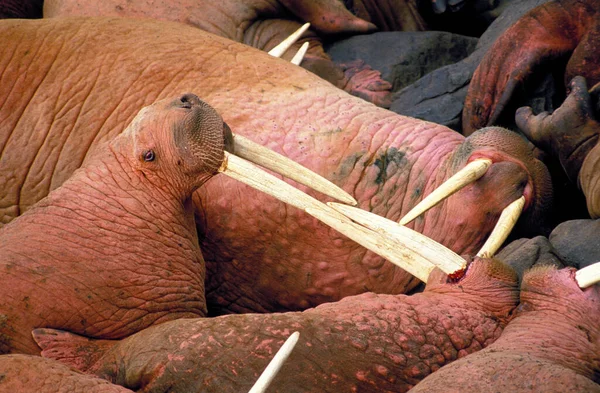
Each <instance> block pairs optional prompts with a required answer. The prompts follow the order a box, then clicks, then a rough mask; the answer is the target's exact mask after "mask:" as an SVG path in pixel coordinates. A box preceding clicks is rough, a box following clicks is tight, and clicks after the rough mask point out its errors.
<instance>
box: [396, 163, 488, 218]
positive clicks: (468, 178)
mask: <svg viewBox="0 0 600 393" xmlns="http://www.w3.org/2000/svg"><path fill="white" fill-rule="evenodd" d="M490 165H492V160H489V159H487V158H483V159H479V160H475V161H472V162H470V163H469V164H467V165H466V166H465V167H464V168H463V169H461V170H460V171H458V172H456V173H455V174H454V176H452V177H450V178H449V179H448V180H446V181H445V182H444V183H443V184H442V185H440V186H439V187H438V188H436V189H435V190H433V192H432V193H431V194H429V195H427V196H426V197H425V198H424V199H423V200H422V201H421V202H419V203H418V204H417V205H416V206H415V207H413V208H412V209H411V210H410V211H409V212H408V213H407V214H406V215H405V216H404V217H402V218H401V219H400V221H399V223H400V225H406V224H408V223H409V222H411V221H412V220H414V219H415V218H417V217H418V216H420V215H421V214H423V213H425V212H426V211H427V210H429V209H431V208H432V207H434V206H435V205H437V204H438V203H440V202H441V201H443V200H444V199H446V198H448V197H449V196H450V195H452V194H454V193H455V192H457V191H459V190H460V189H462V188H464V187H466V186H468V185H469V184H471V183H473V182H475V181H476V180H477V179H479V178H480V177H481V176H483V175H484V174H485V172H486V171H487V170H488V168H489V167H490Z"/></svg>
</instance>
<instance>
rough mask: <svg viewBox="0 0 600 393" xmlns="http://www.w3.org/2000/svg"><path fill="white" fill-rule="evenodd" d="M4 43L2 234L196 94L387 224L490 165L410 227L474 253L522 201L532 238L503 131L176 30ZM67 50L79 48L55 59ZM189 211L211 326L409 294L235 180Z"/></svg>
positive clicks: (383, 266) (530, 218)
mask: <svg viewBox="0 0 600 393" xmlns="http://www.w3.org/2000/svg"><path fill="white" fill-rule="evenodd" d="M0 33H1V34H0V43H2V45H4V48H5V50H4V51H2V55H1V56H2V57H0V69H2V70H4V72H3V73H2V74H1V79H0V105H1V108H0V154H1V155H0V183H2V184H5V186H4V187H3V188H2V190H0V191H1V192H2V193H1V194H0V217H1V221H3V222H8V221H10V220H11V219H12V218H14V217H15V216H17V215H19V214H21V213H22V212H23V211H25V210H27V209H28V208H29V207H30V206H31V205H33V204H34V203H35V202H37V201H38V200H39V199H41V198H42V197H44V196H45V195H46V194H47V193H48V192H49V191H50V190H51V189H54V188H56V187H58V186H59V185H60V184H62V183H63V182H64V181H65V180H66V179H67V178H68V177H69V176H70V175H71V174H72V173H73V171H74V170H75V169H76V168H78V167H79V166H80V165H81V164H82V162H83V161H84V160H85V159H86V157H87V156H89V155H90V154H92V153H93V151H94V150H96V147H97V145H98V144H99V143H100V142H102V141H104V140H107V139H110V138H112V137H114V136H115V135H117V134H118V133H119V132H121V130H122V129H124V127H125V125H126V124H127V123H128V122H129V121H130V120H131V119H132V118H133V116H134V114H135V113H136V111H137V108H140V107H142V106H144V105H147V104H149V103H152V102H154V101H156V100H158V99H161V98H165V97H169V96H172V95H173V94H178V93H180V92H182V91H194V92H197V93H198V94H199V95H200V96H201V97H202V99H203V100H204V101H206V102H207V103H208V104H209V105H211V106H212V107H214V108H215V109H216V110H217V111H218V112H219V113H220V114H221V115H222V116H223V118H224V120H225V121H226V122H227V124H228V125H229V126H230V127H231V129H232V130H233V131H234V132H235V133H238V134H240V135H244V136H246V137H248V138H249V139H252V140H253V141H255V142H257V143H260V144H262V145H265V146H267V147H268V148H270V149H272V150H275V151H276V152H279V153H281V154H283V155H285V156H287V157H289V158H291V159H293V160H294V161H296V162H298V163H300V164H301V165H304V166H305V167H307V168H309V169H311V170H312V171H314V172H316V173H318V174H320V175H322V176H325V177H327V178H328V179H329V180H331V181H333V182H334V183H336V184H337V185H338V186H340V187H342V188H343V189H344V190H346V191H348V192H349V193H351V194H352V195H353V196H354V197H355V198H356V199H357V200H358V202H359V206H360V207H362V208H364V209H366V210H370V211H372V212H374V213H376V214H379V215H382V216H385V217H388V218H389V219H392V220H396V221H397V220H399V219H400V218H401V217H402V216H403V215H404V214H406V213H407V212H408V211H409V209H411V208H412V207H413V206H415V205H416V204H417V203H418V202H419V201H420V200H422V198H423V197H424V196H425V195H427V194H429V193H430V192H431V191H432V190H433V189H435V188H436V187H437V186H438V185H439V184H441V183H442V182H443V181H444V180H446V179H447V178H448V177H450V176H451V175H453V174H454V173H455V172H456V171H458V170H459V169H461V168H463V167H464V166H465V165H466V164H467V162H470V161H472V160H474V159H476V158H480V157H488V158H491V159H492V160H493V162H494V164H493V165H492V166H491V168H490V170H489V171H488V172H487V173H486V175H484V176H483V177H482V178H481V179H479V180H478V181H477V182H475V183H473V184H472V185H470V186H468V187H466V188H465V189H463V190H462V191H460V192H457V193H456V194H454V195H453V196H451V197H450V198H449V199H447V200H446V201H444V202H443V203H441V204H440V205H438V206H437V207H435V208H433V209H431V210H430V211H428V212H427V213H425V214H424V215H423V216H421V217H419V218H417V219H416V220H415V221H413V222H412V223H410V224H408V227H410V228H413V229H415V230H417V231H419V232H421V233H423V234H425V235H427V236H429V237H430V238H432V239H434V240H436V241H438V242H441V243H442V244H444V245H446V246H447V247H449V248H451V249H453V250H454V251H455V252H457V253H459V254H471V255H472V254H475V253H476V252H477V251H478V250H479V248H480V247H481V245H482V244H483V243H484V241H485V240H486V238H487V235H488V234H489V233H490V231H491V229H492V228H493V226H494V225H495V224H496V221H497V218H498V217H499V215H500V212H501V211H502V209H504V208H505V207H506V206H507V205H508V204H509V203H511V202H513V201H514V200H516V199H517V198H519V197H520V196H521V195H525V197H526V206H525V210H524V215H523V216H522V218H521V220H520V223H519V228H520V230H521V232H520V233H521V234H523V233H532V232H533V233H535V232H536V231H538V232H539V231H540V230H541V228H543V222H544V211H545V209H547V208H548V207H550V202H551V197H550V196H551V184H550V182H549V177H548V173H547V170H546V168H545V167H544V165H543V164H541V162H539V161H538V160H536V159H535V158H534V157H533V155H532V154H531V149H530V147H529V146H528V145H527V144H526V143H525V141H524V139H522V138H521V137H520V136H518V135H517V134H515V133H512V132H508V131H506V130H503V129H499V128H489V129H486V130H482V131H480V132H479V133H477V134H475V135H473V136H472V137H470V138H468V139H465V138H464V137H463V136H461V135H460V134H458V133H456V132H454V131H452V130H450V129H448V128H446V127H443V126H439V125H436V124H433V123H428V122H424V121H421V120H416V119H412V118H408V117H403V116H400V115H397V114H394V113H392V112H389V111H387V110H384V109H381V108H377V107H375V106H374V105H372V104H369V103H367V102H365V101H364V100H361V99H358V98H356V97H353V96H351V95H349V94H347V93H345V92H343V91H341V90H339V89H337V88H335V87H333V86H331V84H329V83H327V82H325V81H323V80H322V79H320V78H318V77H316V76H314V75H312V74H311V73H308V72H306V71H305V70H303V69H301V68H299V67H295V66H293V65H290V64H289V63H287V62H285V61H283V60H281V59H275V58H272V57H271V56H268V55H267V54H265V53H264V52H261V51H258V50H256V49H254V48H250V47H248V46H244V45H240V44H237V43H234V42H232V41H230V40H227V39H223V38H220V37H216V36H213V35H209V34H207V33H204V32H202V31H200V30H198V29H194V28H190V27H188V26H184V25H182V24H176V23H167V22H158V21H148V20H142V19H140V20H126V19H118V18H117V19H107V18H99V19H89V18H69V19H58V18H57V19H45V20H40V21H25V20H22V21H2V22H1V23H0ZM74 39H76V42H77V43H78V45H71V44H68V45H67V42H72V40H74ZM42 49H43V50H42ZM26 70H28V72H25V71H26ZM299 188H300V189H302V190H303V191H305V192H308V193H309V194H311V195H313V196H315V197H316V198H319V199H321V200H326V199H324V198H323V196H320V195H317V193H316V192H315V191H312V190H308V189H307V188H306V187H303V186H301V187H299ZM193 202H194V205H195V215H196V222H197V229H198V233H199V237H200V244H201V248H202V253H203V255H204V259H205V260H206V263H207V282H206V294H207V302H208V303H209V312H210V313H215V314H217V313H227V312H248V311H254V312H267V311H282V310H301V309H306V308H309V307H313V306H316V305H318V304H321V303H323V302H330V301H336V300H339V299H341V298H342V297H345V296H350V295H355V294H359V293H363V292H369V291H371V292H377V293H390V294H398V293H405V292H406V291H408V290H410V289H411V288H414V287H415V286H416V285H417V284H418V281H417V280H416V279H414V278H413V277H412V276H410V275H409V274H407V273H406V272H404V271H403V270H402V269H400V268H398V267H396V266H395V265H392V264H391V263H388V262H386V261H385V260H384V259H383V258H381V257H379V256H376V255H375V254H373V253H371V252H367V251H366V250H365V249H364V248H362V247H361V246H359V245H357V244H356V243H354V242H352V241H350V240H349V239H347V238H345V237H344V236H342V235H340V234H339V233H337V232H336V231H334V230H332V229H330V228H328V227H326V226H325V225H323V224H320V223H318V222H317V221H316V219H313V218H311V217H310V216H308V215H307V214H305V213H304V212H302V211H300V210H298V209H295V208H293V207H289V206H286V205H285V204H283V203H282V202H278V201H276V200H274V199H273V198H271V197H269V196H267V195H263V194H262V193H260V192H258V191H254V190H253V189H250V188H249V187H247V186H244V185H242V184H240V183H239V182H236V181H235V180H232V179H229V178H223V177H216V178H214V179H212V180H211V181H209V182H208V183H207V184H206V185H205V186H204V187H202V188H201V189H200V190H199V191H198V192H196V193H195V194H194V196H193Z"/></svg>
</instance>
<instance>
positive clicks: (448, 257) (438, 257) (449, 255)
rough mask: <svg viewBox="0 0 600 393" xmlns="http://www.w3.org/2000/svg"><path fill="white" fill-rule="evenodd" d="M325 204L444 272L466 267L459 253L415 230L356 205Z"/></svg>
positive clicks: (454, 271)
mask: <svg viewBox="0 0 600 393" xmlns="http://www.w3.org/2000/svg"><path fill="white" fill-rule="evenodd" d="M327 204H328V205H329V206H331V207H332V208H334V209H335V210H337V211H338V212H340V213H342V214H343V215H345V216H346V217H348V218H350V219H352V220H354V221H356V222H358V223H359V224H361V225H363V226H365V227H367V228H369V229H371V230H373V231H376V232H377V233H380V234H381V235H382V236H385V237H389V238H390V239H394V240H395V241H397V242H399V243H401V244H403V245H404V246H406V247H407V248H409V249H411V250H412V251H413V252H415V253H418V254H420V255H422V256H423V257H424V258H425V259H427V261H429V262H430V263H432V264H434V265H435V266H437V267H438V268H440V269H441V270H442V271H443V272H444V273H446V274H452V273H456V272H457V271H460V270H463V269H464V268H466V267H467V262H466V261H465V260H464V259H463V258H462V257H461V256H460V255H458V254H456V253H455V252H454V251H452V250H450V249H449V248H447V247H445V246H443V245H442V244H440V243H438V242H436V241H435V240H432V239H430V238H428V237H427V236H425V235H423V234H421V233H419V232H417V231H413V230H412V229H409V228H406V227H405V226H402V225H400V224H398V223H396V222H394V221H392V220H388V219H387V218H385V217H381V216H379V215H377V214H374V213H371V212H368V211H366V210H362V209H359V208H356V207H351V206H347V205H342V204H339V203H335V202H329V203H327Z"/></svg>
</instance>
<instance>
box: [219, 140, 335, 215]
mask: <svg viewBox="0 0 600 393" xmlns="http://www.w3.org/2000/svg"><path fill="white" fill-rule="evenodd" d="M219 172H221V173H223V174H225V175H227V176H229V177H231V178H233V179H236V180H238V181H241V182H242V183H244V184H247V185H249V186H250V187H253V188H256V189H257V190H259V191H262V192H264V193H265V194H269V195H271V196H273V197H275V198H277V199H279V200H280V201H283V202H285V203H287V204H290V205H292V206H294V207H297V208H298V209H300V210H304V209H306V208H307V207H314V208H322V207H323V206H324V207H326V208H327V207H328V206H327V205H325V204H323V203H322V202H319V201H318V200H316V199H315V198H313V197H311V196H310V195H307V194H305V193H304V192H302V191H300V190H298V189H297V188H295V187H293V186H291V185H290V184H288V183H286V182H285V181H283V180H281V179H279V178H278V177H275V176H273V175H271V174H270V173H267V172H265V171H264V170H262V169H260V168H259V167H257V166H256V165H254V164H252V163H251V162H248V161H246V160H244V159H242V158H240V157H237V156H235V155H233V154H229V153H228V152H225V159H224V160H223V163H222V164H221V168H219Z"/></svg>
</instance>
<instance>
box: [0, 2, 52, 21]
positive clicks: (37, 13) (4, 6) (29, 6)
mask: <svg viewBox="0 0 600 393" xmlns="http://www.w3.org/2000/svg"><path fill="white" fill-rule="evenodd" d="M43 6H44V0H0V19H8V18H21V19H39V18H41V17H42V8H43Z"/></svg>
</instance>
